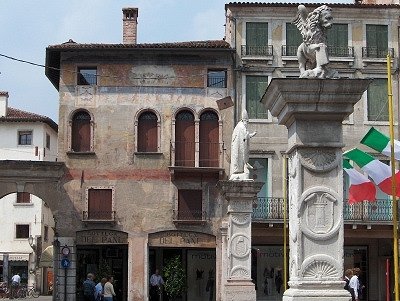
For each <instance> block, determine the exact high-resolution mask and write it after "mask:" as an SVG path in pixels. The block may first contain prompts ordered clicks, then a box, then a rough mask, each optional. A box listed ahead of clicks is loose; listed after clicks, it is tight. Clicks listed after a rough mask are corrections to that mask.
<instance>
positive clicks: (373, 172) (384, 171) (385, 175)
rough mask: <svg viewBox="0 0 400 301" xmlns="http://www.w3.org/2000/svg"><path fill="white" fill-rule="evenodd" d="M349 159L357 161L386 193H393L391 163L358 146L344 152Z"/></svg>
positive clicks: (399, 184) (399, 177) (399, 188)
mask: <svg viewBox="0 0 400 301" xmlns="http://www.w3.org/2000/svg"><path fill="white" fill-rule="evenodd" d="M343 156H344V157H345V158H347V159H350V160H352V161H353V162H354V163H356V164H357V165H358V166H359V167H360V168H361V169H362V170H363V171H364V172H366V173H367V174H368V175H369V176H370V177H371V179H372V181H374V183H375V184H376V185H378V187H379V188H380V190H382V191H383V192H384V193H386V194H388V195H392V169H391V167H390V166H389V165H386V164H385V163H383V162H381V161H379V160H377V159H375V158H374V157H372V156H371V155H369V154H367V153H364V152H363V151H361V150H359V149H358V148H353V149H351V150H349V151H347V152H345V153H344V154H343ZM395 178H396V180H395V182H396V196H399V197H400V173H399V171H398V170H396V174H395Z"/></svg>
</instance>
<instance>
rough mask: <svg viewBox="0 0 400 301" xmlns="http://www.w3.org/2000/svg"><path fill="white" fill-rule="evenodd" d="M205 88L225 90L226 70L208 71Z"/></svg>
mask: <svg viewBox="0 0 400 301" xmlns="http://www.w3.org/2000/svg"><path fill="white" fill-rule="evenodd" d="M207 87H209V88H226V70H208V72H207Z"/></svg>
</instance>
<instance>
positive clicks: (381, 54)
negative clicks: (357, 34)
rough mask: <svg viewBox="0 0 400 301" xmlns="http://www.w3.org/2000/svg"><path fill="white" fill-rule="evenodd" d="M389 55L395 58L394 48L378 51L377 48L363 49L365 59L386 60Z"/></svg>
mask: <svg viewBox="0 0 400 301" xmlns="http://www.w3.org/2000/svg"><path fill="white" fill-rule="evenodd" d="M388 53H389V56H390V57H394V48H388V49H381V48H379V49H378V47H376V46H369V47H363V48H362V56H363V58H386V56H387V54H388Z"/></svg>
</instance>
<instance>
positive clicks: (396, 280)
mask: <svg viewBox="0 0 400 301" xmlns="http://www.w3.org/2000/svg"><path fill="white" fill-rule="evenodd" d="M386 60H387V78H388V101H389V131H390V165H391V167H392V211H393V260H394V269H393V270H394V297H395V298H394V299H395V300H400V299H399V276H398V270H399V256H398V253H399V244H398V239H397V197H396V177H395V172H396V171H395V161H394V130H393V94H392V71H391V62H390V55H389V53H388V54H387V57H386Z"/></svg>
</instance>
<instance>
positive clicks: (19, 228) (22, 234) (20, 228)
mask: <svg viewBox="0 0 400 301" xmlns="http://www.w3.org/2000/svg"><path fill="white" fill-rule="evenodd" d="M15 238H29V225H15Z"/></svg>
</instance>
